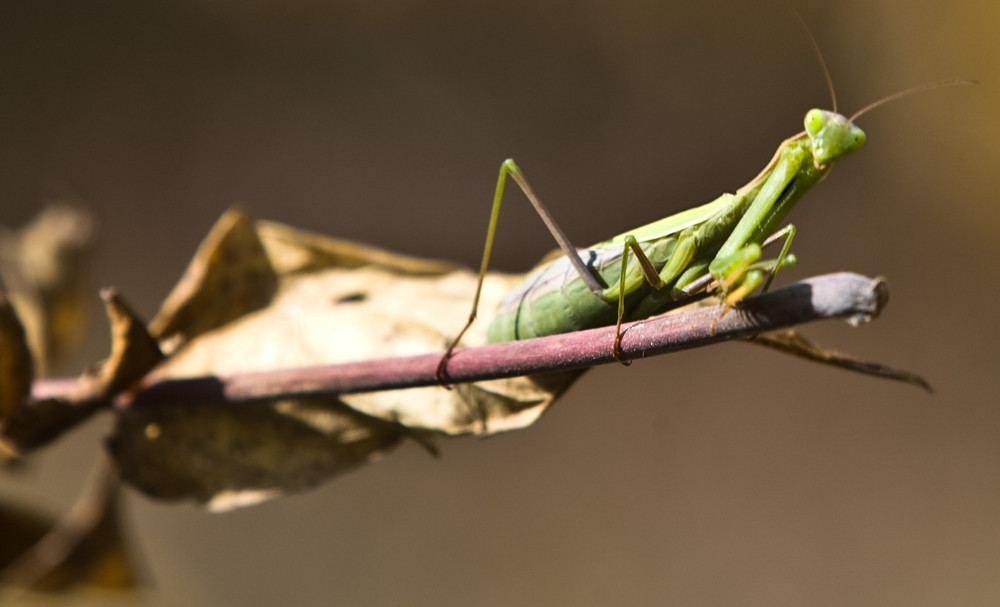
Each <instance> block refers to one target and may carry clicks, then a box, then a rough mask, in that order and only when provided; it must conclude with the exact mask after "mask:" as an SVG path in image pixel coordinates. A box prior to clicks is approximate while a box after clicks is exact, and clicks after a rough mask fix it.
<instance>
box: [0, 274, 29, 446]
mask: <svg viewBox="0 0 1000 607" xmlns="http://www.w3.org/2000/svg"><path fill="white" fill-rule="evenodd" d="M33 378H34V365H33V364H32V359H31V352H30V351H29V350H28V343H27V339H26V336H25V333H24V328H23V327H22V326H21V321H20V320H19V319H18V317H17V312H16V311H15V310H14V307H13V306H12V305H11V304H10V302H9V301H8V300H7V297H6V296H5V295H4V293H3V292H2V291H0V430H2V429H3V428H5V427H6V423H7V420H8V419H9V418H10V416H11V415H13V414H14V412H15V411H17V409H18V408H19V407H20V406H21V403H22V402H23V401H24V400H25V398H26V397H27V396H28V394H29V393H30V392H31V381H32V379H33Z"/></svg>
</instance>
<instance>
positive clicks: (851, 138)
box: [805, 110, 868, 169]
mask: <svg viewBox="0 0 1000 607" xmlns="http://www.w3.org/2000/svg"><path fill="white" fill-rule="evenodd" d="M805 126H806V134H807V135H808V136H809V143H810V147H811V148H812V155H813V163H814V164H815V165H816V168H817V169H821V168H823V167H825V166H826V165H828V164H829V163H830V162H833V161H836V160H839V159H840V157H841V156H844V155H847V154H850V153H851V152H854V151H855V150H860V149H861V147H862V146H864V145H865V141H866V140H867V139H868V138H867V136H866V135H865V132H864V131H862V130H861V129H860V128H858V127H857V126H855V124H854V123H853V122H851V119H850V118H847V117H846V116H842V115H840V114H838V113H837V112H831V111H828V110H809V113H807V114H806V119H805Z"/></svg>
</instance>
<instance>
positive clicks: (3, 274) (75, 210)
mask: <svg viewBox="0 0 1000 607" xmlns="http://www.w3.org/2000/svg"><path fill="white" fill-rule="evenodd" d="M96 232H97V229H96V222H95V221H94V219H93V217H92V216H91V214H90V213H88V212H87V211H85V210H83V209H82V208H80V207H79V206H78V205H77V204H73V203H57V204H50V205H48V206H47V207H45V208H44V209H43V210H42V212H41V213H39V215H38V216H37V217H36V218H35V219H34V220H33V221H32V222H31V223H29V224H28V225H26V226H25V227H23V228H22V229H20V230H18V231H17V232H11V231H8V230H3V229H0V284H2V285H4V288H5V289H6V290H7V294H8V297H9V299H10V301H11V302H12V303H13V305H14V307H15V308H16V309H17V311H18V314H19V315H20V317H21V320H22V322H23V323H24V327H25V329H26V332H27V335H28V343H29V344H30V346H31V351H32V352H33V354H34V356H35V364H36V371H37V373H38V375H40V376H41V375H44V374H45V368H46V365H47V364H49V363H50V362H51V361H52V360H56V359H58V358H59V357H60V356H61V355H63V354H65V353H66V352H67V351H69V350H71V349H72V348H73V347H75V346H76V345H78V344H79V342H80V340H81V339H82V337H83V335H84V331H85V329H86V326H87V323H86V318H87V315H88V313H89V310H90V305H91V292H92V291H91V284H92V279H91V265H92V262H93V254H94V248H95V241H96Z"/></svg>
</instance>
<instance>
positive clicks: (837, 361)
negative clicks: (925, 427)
mask: <svg viewBox="0 0 1000 607" xmlns="http://www.w3.org/2000/svg"><path fill="white" fill-rule="evenodd" d="M745 341H746V342H748V343H751V344H756V345H758V346H766V347H768V348H772V349H774V350H778V351H779V352H784V353H785V354H791V355H792V356H797V357H799V358H804V359H806V360H811V361H813V362H817V363H820V364H823V365H830V366H832V367H837V368H840V369H846V370H848V371H854V372H856V373H861V374H863V375H871V376H874V377H880V378H882V379H892V380H895V381H901V382H904V383H907V384H910V385H913V386H917V387H920V388H923V389H924V390H926V391H928V392H934V389H933V388H931V385H930V383H929V382H928V381H927V380H926V379H924V378H923V377H921V376H920V375H918V374H916V373H913V372H912V371H906V370H903V369H896V368H893V367H890V366H888V365H884V364H882V363H878V362H872V361H866V360H861V359H859V358H857V357H856V356H854V355H851V354H843V353H841V352H835V351H833V350H828V349H826V348H824V347H823V346H820V345H818V344H816V343H814V342H812V341H809V340H808V339H806V338H805V337H803V336H802V334H801V333H799V332H797V331H794V330H791V329H789V330H787V331H782V332H780V333H766V334H763V335H755V336H753V337H748V338H746V339H745Z"/></svg>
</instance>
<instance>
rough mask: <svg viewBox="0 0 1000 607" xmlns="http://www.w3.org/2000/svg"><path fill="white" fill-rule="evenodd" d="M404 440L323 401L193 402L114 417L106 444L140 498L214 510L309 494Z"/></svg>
mask: <svg viewBox="0 0 1000 607" xmlns="http://www.w3.org/2000/svg"><path fill="white" fill-rule="evenodd" d="M404 435H405V431H404V430H403V429H402V428H400V427H399V426H398V425H396V424H391V423H387V422H383V421H380V420H377V419H373V418H370V417H367V416H364V415H362V414H360V413H358V412H356V411H354V410H353V409H351V408H349V407H346V406H344V405H342V404H340V403H338V402H336V401H335V400H330V399H325V400H296V401H292V400H287V401H271V402H255V403H243V404H239V405H218V404H212V403H202V402H197V401H193V402H184V403H180V402H178V403H174V404H172V405H171V406H168V407H136V408H131V409H128V410H126V411H123V412H121V414H119V415H118V420H117V425H116V427H115V431H114V435H113V437H112V438H111V439H110V441H109V447H110V449H111V453H112V454H113V455H114V457H115V459H116V460H117V462H118V466H119V469H120V470H121V474H122V477H123V478H124V479H125V480H127V481H128V482H129V483H131V484H132V485H134V486H136V487H137V488H139V489H140V490H142V491H143V492H145V493H146V494H147V495H150V496H151V497H156V498H160V499H195V500H198V501H200V502H207V504H208V507H209V508H210V509H212V510H215V511H223V510H229V509H232V508H235V507H240V506H247V505H251V504H255V503H258V502H261V501H264V500H267V499H271V498H274V497H279V496H281V495H284V494H286V493H289V492H294V491H303V490H305V489H309V488H312V487H314V486H315V485H317V484H319V483H320V482H322V481H324V480H326V479H328V478H329V477H330V476H333V475H335V474H338V473H341V472H344V471H347V470H349V469H352V468H354V467H357V466H359V465H361V464H364V463H367V462H369V461H372V460H373V459H375V458H376V457H378V456H379V455H381V454H382V453H385V452H386V451H388V450H389V449H390V448H392V447H393V446H395V445H396V444H397V443H398V442H399V440H400V439H401V438H402V437H403V436H404Z"/></svg>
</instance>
